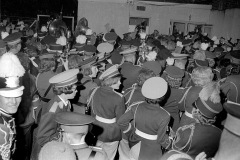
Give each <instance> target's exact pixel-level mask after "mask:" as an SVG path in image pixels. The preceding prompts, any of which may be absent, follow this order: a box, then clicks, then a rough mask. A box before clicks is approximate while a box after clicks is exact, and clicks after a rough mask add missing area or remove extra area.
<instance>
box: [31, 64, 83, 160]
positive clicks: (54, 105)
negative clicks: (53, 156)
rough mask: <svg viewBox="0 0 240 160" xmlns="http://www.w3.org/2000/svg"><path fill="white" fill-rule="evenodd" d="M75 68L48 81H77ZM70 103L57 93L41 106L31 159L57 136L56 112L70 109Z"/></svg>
mask: <svg viewBox="0 0 240 160" xmlns="http://www.w3.org/2000/svg"><path fill="white" fill-rule="evenodd" d="M78 72H79V71H78V70H77V69H73V70H68V71H65V72H62V73H60V74H57V75H55V76H53V77H52V78H51V79H50V80H49V82H50V83H51V84H53V85H56V86H58V87H64V86H70V85H72V84H74V83H76V82H77V73H78ZM70 109H71V104H70V102H69V101H65V100H63V99H62V98H61V97H60V96H59V95H56V96H54V98H53V99H51V100H50V101H49V102H48V103H47V106H46V107H43V108H42V112H41V119H40V122H39V124H38V130H37V136H36V142H35V144H34V146H33V150H32V159H34V160H35V159H37V156H38V153H39V151H40V149H41V147H42V146H43V145H44V144H45V143H47V142H49V141H51V140H54V139H57V138H58V132H57V127H58V124H57V123H56V122H55V121H54V116H55V115H56V113H59V112H63V111H70Z"/></svg>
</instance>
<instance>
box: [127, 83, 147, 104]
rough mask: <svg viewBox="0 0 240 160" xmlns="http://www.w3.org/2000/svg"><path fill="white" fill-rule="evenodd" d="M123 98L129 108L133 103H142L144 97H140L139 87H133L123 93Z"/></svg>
mask: <svg viewBox="0 0 240 160" xmlns="http://www.w3.org/2000/svg"><path fill="white" fill-rule="evenodd" d="M123 95H124V98H125V102H126V105H127V106H130V105H131V104H132V103H134V102H138V101H144V100H145V97H144V96H143V95H142V92H141V87H139V86H137V85H133V86H132V87H130V88H128V89H126V90H125V92H124V94H123Z"/></svg>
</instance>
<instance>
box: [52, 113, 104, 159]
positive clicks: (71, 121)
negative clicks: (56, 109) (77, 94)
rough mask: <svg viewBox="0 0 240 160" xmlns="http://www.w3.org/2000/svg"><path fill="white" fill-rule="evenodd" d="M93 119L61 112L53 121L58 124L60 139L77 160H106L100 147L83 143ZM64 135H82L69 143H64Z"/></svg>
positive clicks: (78, 114) (79, 114)
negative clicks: (67, 144)
mask: <svg viewBox="0 0 240 160" xmlns="http://www.w3.org/2000/svg"><path fill="white" fill-rule="evenodd" d="M94 120H95V119H94V118H93V117H91V116H89V115H84V114H81V113H75V112H61V113H58V114H57V115H56V117H55V121H56V122H57V123H59V124H60V128H61V132H62V133H61V134H62V135H63V137H62V139H63V141H64V142H65V143H69V145H70V146H71V148H72V149H74V151H75V153H76V155H77V158H78V159H79V160H80V159H81V160H88V159H93V160H107V159H108V158H107V155H106V153H105V152H104V151H103V150H102V148H100V147H95V146H88V145H87V144H86V142H85V136H86V134H87V133H88V126H89V125H91V123H92V122H94ZM65 133H67V134H68V133H69V134H82V135H83V136H82V137H81V139H79V138H76V139H75V138H74V139H71V141H70V142H66V141H67V140H66V141H65V139H64V138H65V137H64V136H65V135H64V134H65Z"/></svg>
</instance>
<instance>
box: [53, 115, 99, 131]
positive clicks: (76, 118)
mask: <svg viewBox="0 0 240 160" xmlns="http://www.w3.org/2000/svg"><path fill="white" fill-rule="evenodd" d="M55 121H56V122H57V123H59V124H60V125H61V128H62V129H63V131H65V132H69V133H82V132H83V131H86V130H85V128H86V125H88V124H90V123H92V122H94V121H95V119H94V118H93V117H92V116H89V115H85V114H82V113H76V112H60V113H57V114H56V116H55Z"/></svg>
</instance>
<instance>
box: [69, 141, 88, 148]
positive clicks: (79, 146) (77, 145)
mask: <svg viewBox="0 0 240 160" xmlns="http://www.w3.org/2000/svg"><path fill="white" fill-rule="evenodd" d="M70 146H71V148H72V149H74V150H77V149H83V148H88V145H87V144H86V143H85V142H84V143H80V144H70Z"/></svg>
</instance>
